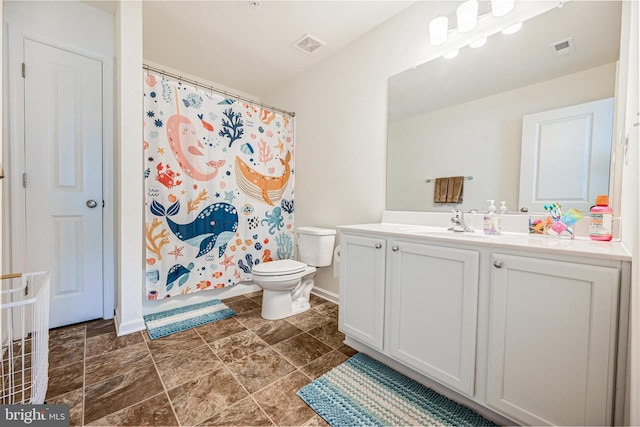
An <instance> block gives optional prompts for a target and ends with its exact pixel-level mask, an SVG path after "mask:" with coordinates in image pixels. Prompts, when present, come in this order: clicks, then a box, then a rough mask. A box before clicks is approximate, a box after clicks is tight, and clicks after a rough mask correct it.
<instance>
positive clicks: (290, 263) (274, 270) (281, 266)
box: [251, 259, 307, 276]
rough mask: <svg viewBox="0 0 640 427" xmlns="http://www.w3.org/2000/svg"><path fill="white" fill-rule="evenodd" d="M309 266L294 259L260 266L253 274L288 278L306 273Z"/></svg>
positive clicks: (255, 267)
mask: <svg viewBox="0 0 640 427" xmlns="http://www.w3.org/2000/svg"><path fill="white" fill-rule="evenodd" d="M306 268H307V264H305V263H303V262H300V261H296V260H293V259H281V260H278V261H269V262H265V263H261V264H258V265H256V266H254V267H253V269H252V270H251V273H252V274H253V275H254V276H286V275H289V274H296V273H301V272H303V271H305V270H306Z"/></svg>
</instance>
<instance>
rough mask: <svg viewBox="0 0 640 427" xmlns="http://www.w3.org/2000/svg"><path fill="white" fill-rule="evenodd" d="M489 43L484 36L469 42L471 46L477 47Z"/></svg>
mask: <svg viewBox="0 0 640 427" xmlns="http://www.w3.org/2000/svg"><path fill="white" fill-rule="evenodd" d="M486 43H487V38H486V37H482V38H481V39H477V40H474V41H472V42H471V43H469V46H471V47H472V48H474V49H475V48H477V47H482V46H484V45H485V44H486Z"/></svg>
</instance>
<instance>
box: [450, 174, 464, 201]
mask: <svg viewBox="0 0 640 427" xmlns="http://www.w3.org/2000/svg"><path fill="white" fill-rule="evenodd" d="M447 180H448V184H447V203H462V195H463V194H464V176H452V177H449V178H448V179H447Z"/></svg>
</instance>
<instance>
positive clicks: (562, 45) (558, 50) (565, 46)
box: [549, 37, 576, 58]
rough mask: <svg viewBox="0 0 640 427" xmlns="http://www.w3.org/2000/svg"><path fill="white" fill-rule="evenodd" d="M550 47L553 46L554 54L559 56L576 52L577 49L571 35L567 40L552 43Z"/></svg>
mask: <svg viewBox="0 0 640 427" xmlns="http://www.w3.org/2000/svg"><path fill="white" fill-rule="evenodd" d="M549 47H550V48H551V51H552V52H553V55H554V56H555V57H558V58H561V57H563V56H565V55H568V54H570V53H574V52H575V51H576V46H575V44H574V42H573V38H571V37H569V38H568V39H566V40H562V41H559V42H556V43H553V44H550V45H549Z"/></svg>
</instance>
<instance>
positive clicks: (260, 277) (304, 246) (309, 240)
mask: <svg viewBox="0 0 640 427" xmlns="http://www.w3.org/2000/svg"><path fill="white" fill-rule="evenodd" d="M296 237H297V239H298V259H299V261H296V260H293V259H283V260H278V261H271V262H265V263H262V264H258V265H256V266H254V267H253V269H252V271H251V273H252V274H253V281H254V283H255V284H257V285H258V286H260V287H261V288H262V289H263V293H262V317H263V318H265V319H268V320H276V319H284V318H285V317H289V316H293V315H294V314H298V313H302V312H303V311H306V310H308V309H309V307H310V306H309V295H310V294H311V288H313V284H314V279H315V276H316V267H326V266H328V265H331V258H332V256H333V243H334V241H335V238H336V231H335V230H331V229H327V228H318V227H298V228H296Z"/></svg>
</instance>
